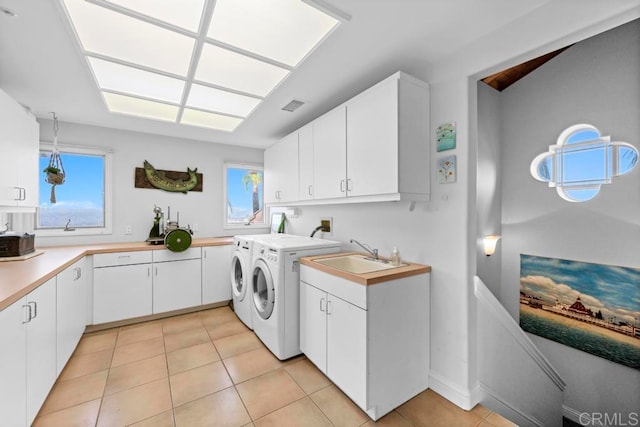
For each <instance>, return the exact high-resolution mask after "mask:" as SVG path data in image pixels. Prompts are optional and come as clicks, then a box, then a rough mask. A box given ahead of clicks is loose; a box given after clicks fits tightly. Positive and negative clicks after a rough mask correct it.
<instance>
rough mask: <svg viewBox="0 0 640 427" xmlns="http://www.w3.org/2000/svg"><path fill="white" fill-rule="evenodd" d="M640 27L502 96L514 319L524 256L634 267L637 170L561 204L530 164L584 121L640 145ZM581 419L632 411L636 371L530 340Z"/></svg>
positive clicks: (507, 280)
mask: <svg viewBox="0 0 640 427" xmlns="http://www.w3.org/2000/svg"><path fill="white" fill-rule="evenodd" d="M638 76H640V20H636V21H633V22H631V23H629V24H626V25H624V26H622V27H619V28H617V29H614V30H611V31H609V32H607V33H604V34H601V35H598V36H596V37H593V38H591V39H588V40H585V41H583V42H581V43H578V44H576V45H574V46H573V47H571V48H570V49H569V50H567V51H565V52H564V53H562V54H561V55H559V56H558V57H556V58H554V59H553V60H552V61H550V62H549V63H547V64H545V65H544V66H543V67H541V68H540V69H538V70H536V71H535V72H534V73H532V74H530V75H529V76H527V77H526V78H524V79H522V80H521V81H519V82H518V83H516V84H515V85H513V86H511V87H510V88H508V89H506V90H505V91H503V92H502V99H501V101H502V125H503V135H502V137H503V144H502V154H503V163H502V170H503V188H502V192H503V199H502V207H503V212H502V220H503V225H502V227H503V229H502V234H503V246H502V251H503V257H502V261H503V265H502V298H501V300H502V302H503V304H504V305H505V307H506V308H507V309H508V310H509V311H510V313H511V315H512V316H514V317H515V318H516V319H517V318H518V307H519V306H518V294H519V277H520V259H519V257H520V254H531V255H539V256H545V257H552V258H563V259H570V260H579V261H586V262H594V263H600V264H609V265H620V266H629V267H635V268H638V267H640V258H639V257H638V254H640V167H636V168H635V169H634V170H633V171H632V172H630V173H628V174H626V175H624V176H621V177H617V178H614V179H613V184H610V185H605V186H603V187H602V189H601V191H600V194H599V195H598V196H596V198H595V199H593V200H591V201H588V202H585V203H569V202H566V201H564V200H562V199H561V198H560V197H559V196H558V195H557V194H556V192H555V189H551V188H548V187H547V185H546V184H544V183H542V182H538V181H536V180H534V179H533V178H532V177H531V175H530V174H529V164H530V162H531V160H532V159H533V158H534V157H535V156H536V155H537V154H539V153H542V152H544V151H546V150H547V149H548V146H549V145H551V144H554V143H555V141H556V138H557V136H558V135H559V134H560V133H561V132H562V130H563V129H565V128H567V127H569V126H571V125H573V124H576V123H590V124H593V125H595V126H596V127H598V128H599V129H600V130H601V132H602V133H603V135H611V137H612V140H614V141H626V142H630V143H632V144H633V145H635V146H636V147H637V148H640V121H639V120H638V117H640V79H639V78H638ZM532 339H533V341H534V342H535V343H536V345H538V346H539V348H540V349H541V350H542V352H543V353H544V354H545V355H546V356H547V357H548V358H549V360H550V361H551V363H552V364H553V365H554V366H555V367H556V368H557V369H558V371H559V373H560V375H561V376H562V378H563V379H565V381H566V382H567V385H568V386H567V389H566V391H565V405H566V406H567V407H568V408H571V409H573V410H577V411H579V412H583V411H584V412H605V411H606V412H609V413H611V414H613V413H614V412H622V413H625V414H626V413H629V412H630V411H635V412H636V413H637V411H638V408H640V371H638V370H634V369H630V368H627V367H624V366H622V365H618V364H615V363H612V362H609V361H607V360H605V359H601V358H598V357H595V356H592V355H590V354H587V353H584V352H581V351H578V350H575V349H572V348H570V347H566V346H563V345H561V344H558V343H556V342H554V341H549V340H546V339H542V338H539V337H536V336H532Z"/></svg>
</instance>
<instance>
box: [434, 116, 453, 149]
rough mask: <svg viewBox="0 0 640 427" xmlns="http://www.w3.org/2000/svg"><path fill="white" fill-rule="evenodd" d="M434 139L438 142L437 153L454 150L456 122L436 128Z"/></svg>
mask: <svg viewBox="0 0 640 427" xmlns="http://www.w3.org/2000/svg"><path fill="white" fill-rule="evenodd" d="M436 138H437V140H438V146H437V151H445V150H452V149H454V148H456V122H449V123H444V124H441V125H440V126H438V129H436Z"/></svg>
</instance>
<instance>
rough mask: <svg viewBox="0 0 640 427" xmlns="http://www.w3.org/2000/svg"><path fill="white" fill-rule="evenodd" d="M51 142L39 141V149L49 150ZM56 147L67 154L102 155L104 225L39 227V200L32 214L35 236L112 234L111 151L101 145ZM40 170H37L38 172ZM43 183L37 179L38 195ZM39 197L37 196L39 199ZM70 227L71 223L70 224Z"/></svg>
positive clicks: (61, 145)
mask: <svg viewBox="0 0 640 427" xmlns="http://www.w3.org/2000/svg"><path fill="white" fill-rule="evenodd" d="M52 149H53V143H51V142H46V141H40V147H39V151H38V152H41V151H51V150H52ZM58 149H59V150H60V152H61V153H68V154H80V155H82V154H84V155H89V156H101V157H104V177H103V179H104V226H103V227H80V228H76V229H75V230H73V231H64V227H59V228H39V226H40V202H39V201H38V206H37V207H36V213H35V214H34V233H35V235H36V237H74V236H91V235H109V234H113V229H112V226H113V194H112V182H113V169H112V166H113V151H112V150H110V149H107V148H101V147H86V146H81V145H73V144H64V143H62V144H61V143H58ZM40 173H41V171H40V170H38V174H40ZM41 185H43V182H42V179H40V178H39V179H38V196H39V195H40V186H41ZM39 198H40V197H38V199H39ZM70 227H71V228H74V227H73V224H71V225H70Z"/></svg>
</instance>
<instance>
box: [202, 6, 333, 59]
mask: <svg viewBox="0 0 640 427" xmlns="http://www.w3.org/2000/svg"><path fill="white" fill-rule="evenodd" d="M338 22H339V21H338V20H336V19H335V18H333V17H331V16H329V15H327V14H325V13H324V12H321V11H320V10H318V9H316V8H314V7H312V6H310V5H308V4H306V3H304V2H302V1H300V0H270V1H265V0H217V1H216V5H215V9H214V11H213V19H212V21H211V25H210V26H209V31H208V33H207V36H208V37H210V38H212V39H215V40H218V41H221V42H224V43H227V44H229V45H232V46H235V47H238V48H241V49H243V50H246V51H249V52H252V53H255V54H258V55H261V56H264V57H267V58H270V59H273V60H275V61H278V62H281V63H283V64H287V65H289V66H291V67H295V66H297V65H298V63H299V62H300V61H301V60H302V59H303V58H304V57H305V56H306V55H307V54H308V53H309V52H310V51H311V50H313V48H314V47H315V46H316V45H317V44H318V43H319V42H320V41H322V39H323V38H324V37H325V36H326V35H327V34H329V32H331V30H332V29H333V28H334V27H335V26H336V25H337V24H338Z"/></svg>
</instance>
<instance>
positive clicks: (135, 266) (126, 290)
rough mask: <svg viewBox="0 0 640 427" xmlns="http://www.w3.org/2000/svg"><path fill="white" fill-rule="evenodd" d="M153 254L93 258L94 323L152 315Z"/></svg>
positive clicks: (135, 253) (148, 252)
mask: <svg viewBox="0 0 640 427" xmlns="http://www.w3.org/2000/svg"><path fill="white" fill-rule="evenodd" d="M151 261H152V256H151V251H145V252H123V253H110V254H96V255H94V256H93V267H94V268H93V323H94V324H99V323H106V322H114V321H117V320H123V319H129V318H133V317H140V316H147V315H149V314H152V301H153V300H152V295H153V277H152V275H151V270H152V268H153V265H152V264H151Z"/></svg>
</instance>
